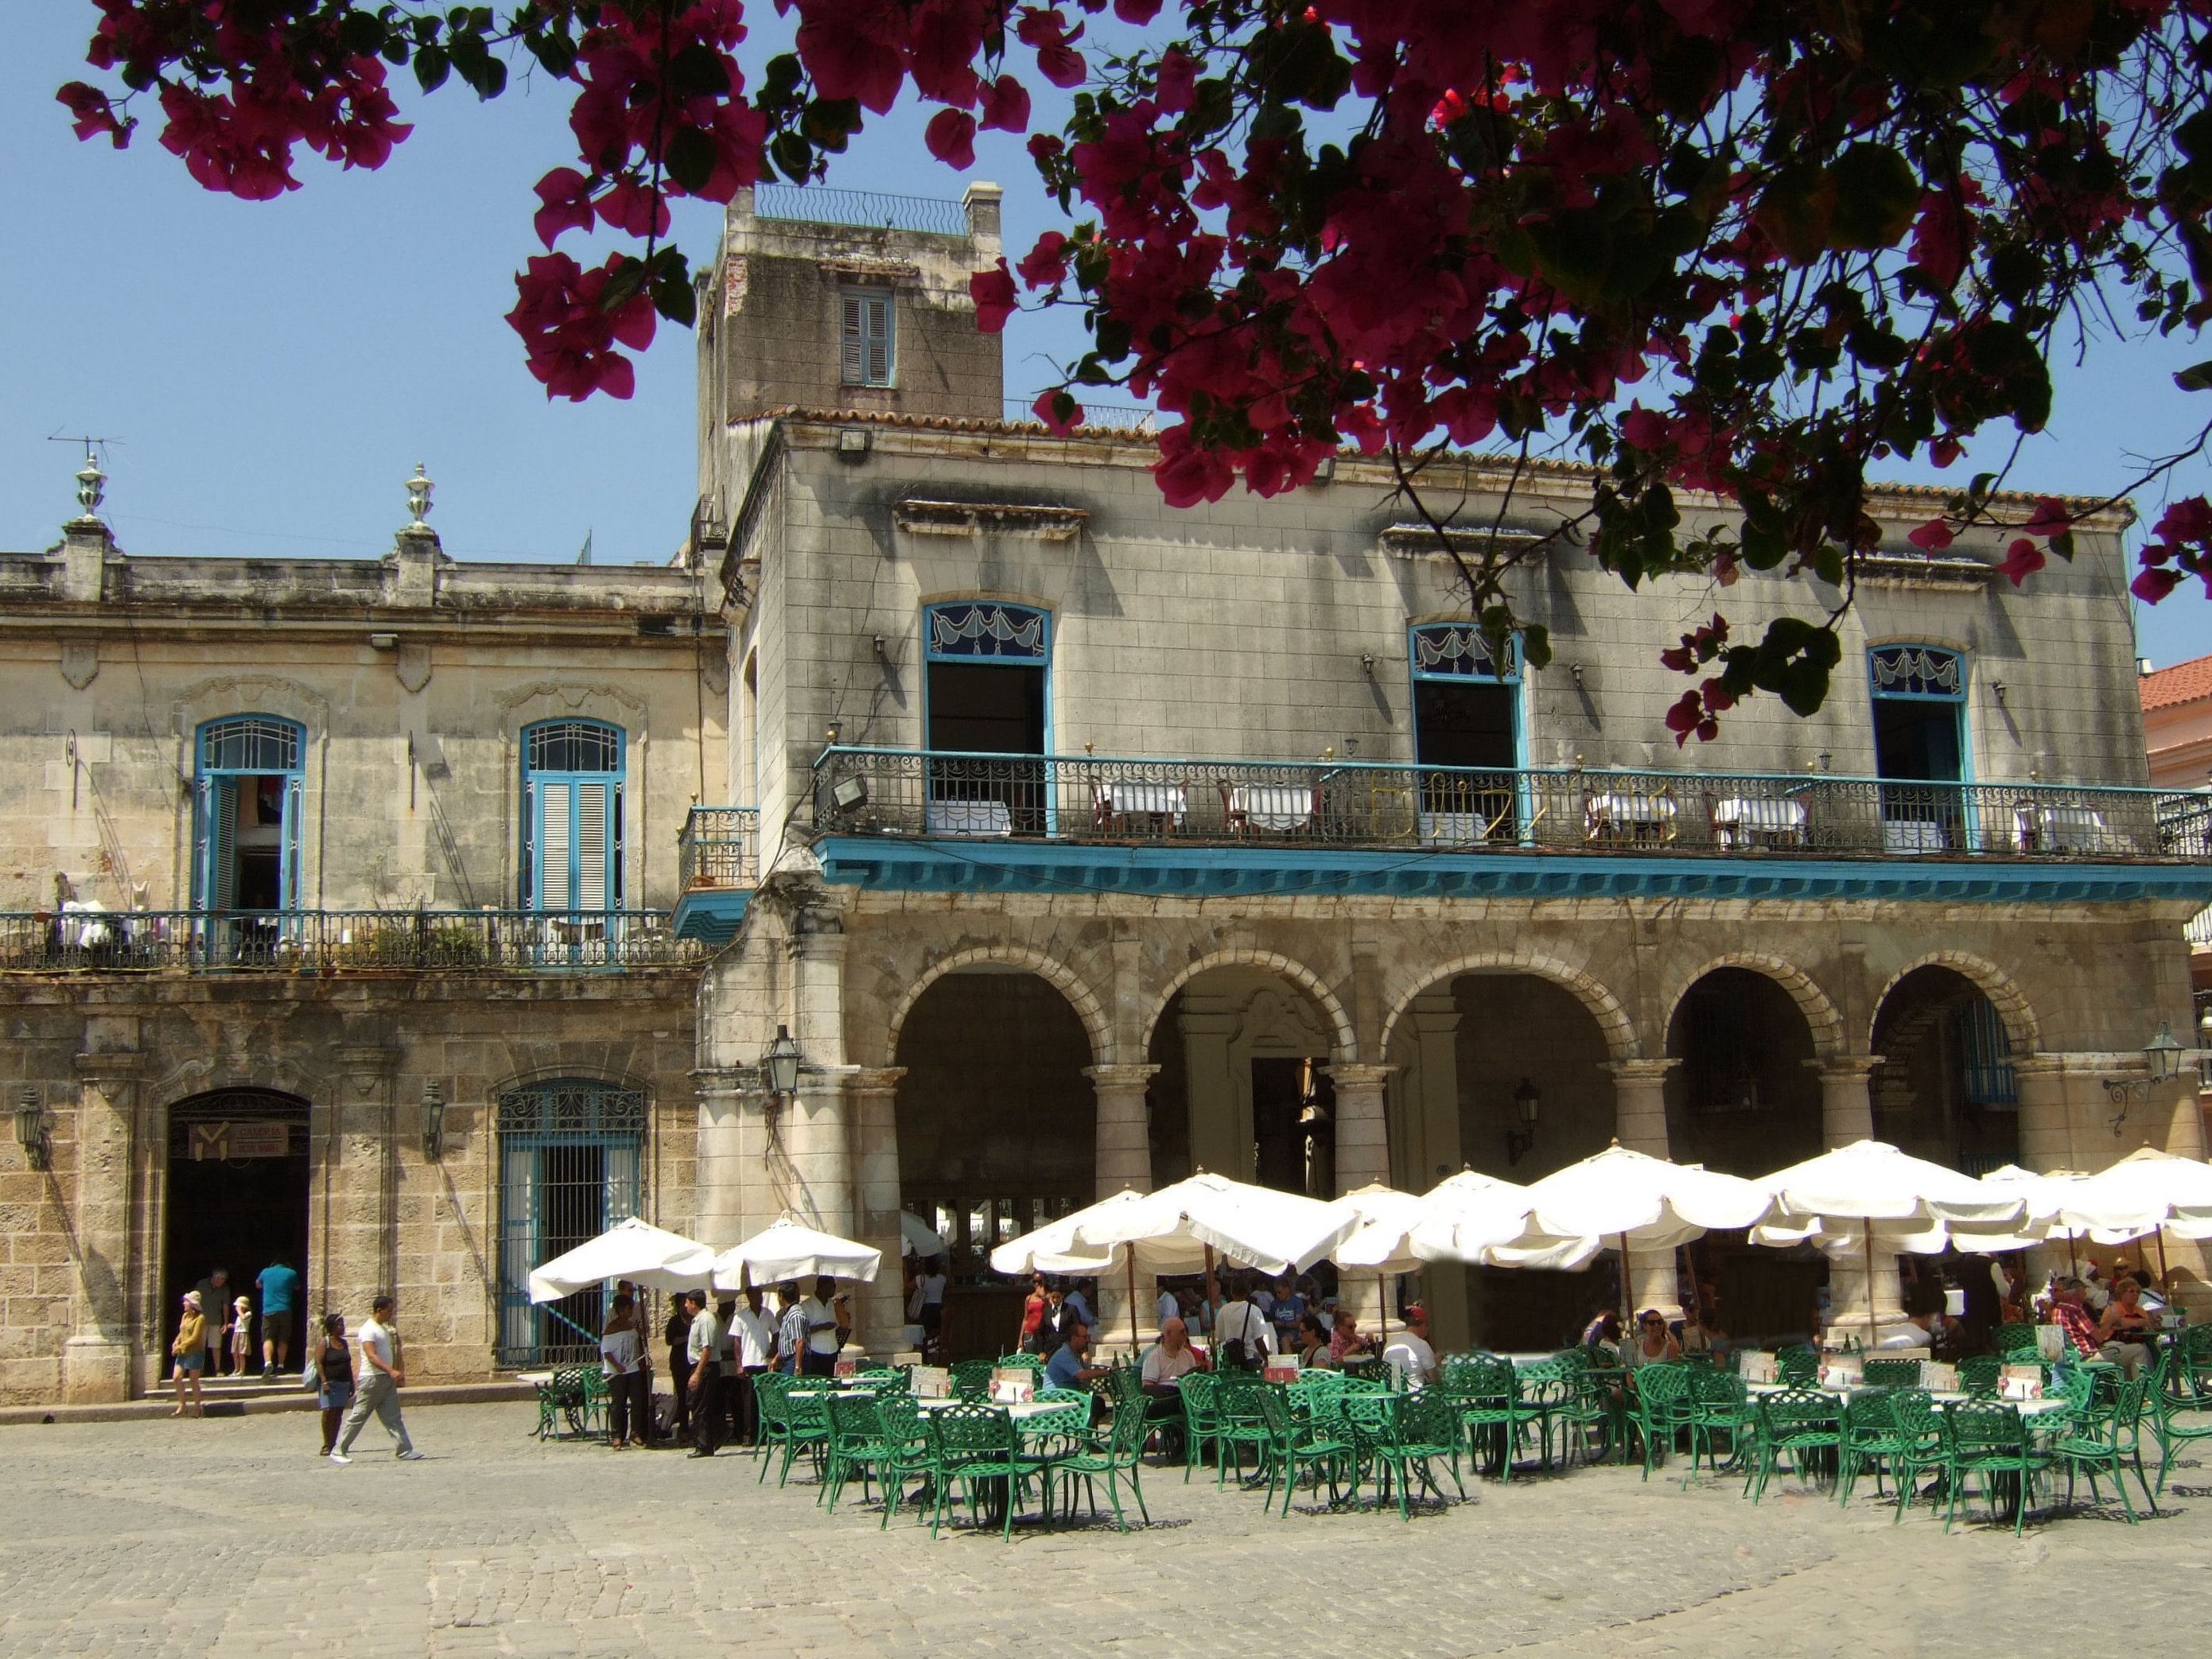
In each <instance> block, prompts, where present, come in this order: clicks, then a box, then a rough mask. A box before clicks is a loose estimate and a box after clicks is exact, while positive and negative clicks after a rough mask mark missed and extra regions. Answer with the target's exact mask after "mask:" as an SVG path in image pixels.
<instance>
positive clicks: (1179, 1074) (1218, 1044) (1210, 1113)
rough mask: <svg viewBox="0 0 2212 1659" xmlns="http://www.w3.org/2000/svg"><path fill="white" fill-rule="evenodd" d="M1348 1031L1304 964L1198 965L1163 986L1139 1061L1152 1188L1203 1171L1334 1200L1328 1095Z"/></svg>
mask: <svg viewBox="0 0 2212 1659" xmlns="http://www.w3.org/2000/svg"><path fill="white" fill-rule="evenodd" d="M1353 1052H1354V1050H1353V1041H1352V1026H1351V1022H1350V1020H1349V1019H1348V1018H1346V1016H1345V1013H1344V1010H1343V1008H1342V1006H1340V1004H1339V1003H1338V1002H1337V1000H1336V999H1335V998H1334V996H1332V995H1331V994H1329V992H1328V987H1326V986H1325V985H1323V984H1322V982H1321V980H1320V977H1319V975H1316V974H1314V973H1313V972H1312V970H1311V969H1306V968H1304V966H1303V965H1301V964H1298V963H1293V962H1291V961H1290V960H1289V959H1288V958H1286V957H1279V956H1275V955H1273V953H1271V952H1246V953H1242V954H1237V955H1223V956H1218V957H1208V958H1204V959H1202V960H1201V961H1200V962H1197V963H1192V964H1191V965H1190V967H1189V968H1188V969H1185V970H1184V971H1183V972H1182V973H1181V974H1179V975H1176V978H1175V979H1174V981H1171V983H1170V987H1169V991H1168V994H1167V996H1166V998H1165V1000H1164V1001H1163V1003H1162V1004H1161V1006H1160V1008H1159V1011H1158V1013H1157V1014H1156V1015H1155V1017H1154V1018H1153V1020H1152V1024H1151V1028H1150V1031H1149V1033H1148V1036H1147V1043H1146V1059H1147V1060H1149V1061H1150V1062H1151V1063H1152V1065H1153V1066H1157V1067H1158V1070H1157V1072H1155V1073H1154V1074H1153V1078H1152V1086H1151V1089H1150V1091H1149V1105H1150V1115H1151V1121H1152V1179H1153V1181H1154V1182H1155V1183H1156V1184H1164V1183H1165V1182H1171V1181H1177V1180H1180V1179H1182V1177H1183V1176H1186V1175H1188V1174H1190V1173H1192V1172H1193V1171H1194V1170H1200V1169H1205V1170H1212V1171H1214V1172H1215V1173H1216V1174H1218V1175H1225V1176H1230V1177H1231V1178H1232V1179H1234V1180H1237V1181H1256V1182H1259V1183H1260V1184H1261V1185H1262V1186H1272V1187H1277V1188H1282V1189H1284V1190H1285V1191H1291V1192H1299V1193H1304V1194H1307V1195H1309V1196H1312V1197H1333V1196H1334V1194H1335V1190H1336V1181H1335V1136H1334V1113H1335V1103H1336V1096H1335V1087H1334V1084H1333V1083H1332V1081H1331V1080H1330V1078H1329V1074H1328V1069H1327V1068H1328V1065H1329V1064H1330V1063H1331V1062H1333V1061H1334V1062H1342V1061H1346V1060H1349V1059H1350V1058H1351V1056H1352V1053H1353Z"/></svg>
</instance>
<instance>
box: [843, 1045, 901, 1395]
mask: <svg viewBox="0 0 2212 1659" xmlns="http://www.w3.org/2000/svg"><path fill="white" fill-rule="evenodd" d="M905 1075H906V1067H905V1066H884V1067H881V1068H879V1069H878V1068H870V1067H865V1066H864V1067H862V1068H861V1069H860V1070H859V1071H856V1072H854V1073H853V1074H852V1081H851V1083H850V1085H848V1086H849V1089H850V1092H851V1096H852V1111H853V1209H854V1222H855V1231H854V1234H853V1237H855V1238H857V1239H859V1240H860V1242H861V1243H863V1244H867V1245H871V1246H872V1247H873V1248H874V1249H878V1250H880V1251H882V1252H883V1257H884V1260H883V1266H882V1267H879V1268H878V1269H877V1271H876V1278H875V1282H874V1283H873V1284H870V1285H861V1286H860V1294H859V1295H858V1296H857V1297H854V1314H855V1316H856V1320H857V1322H856V1323H855V1325H854V1331H853V1340H854V1341H856V1342H858V1343H860V1345H861V1346H863V1347H864V1348H866V1350H867V1352H869V1353H870V1354H871V1355H872V1356H874V1357H876V1358H889V1357H890V1355H892V1354H894V1353H896V1352H900V1351H901V1350H902V1349H904V1348H905V1347H906V1346H908V1344H907V1341H906V1337H905V1328H906V1274H905V1271H904V1269H903V1267H902V1263H901V1261H900V1258H899V1243H900V1238H899V1212H900V1210H901V1209H902V1207H903V1206H904V1199H905V1194H904V1193H903V1191H902V1188H901V1185H900V1182H899V1152H898V1110H897V1101H898V1082H899V1079H901V1078H902V1077H904V1076H905Z"/></svg>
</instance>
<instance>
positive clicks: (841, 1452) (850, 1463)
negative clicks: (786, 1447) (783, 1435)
mask: <svg viewBox="0 0 2212 1659" xmlns="http://www.w3.org/2000/svg"><path fill="white" fill-rule="evenodd" d="M823 1406H824V1407H826V1408H827V1409H826V1410H825V1411H824V1413H823V1420H824V1423H825V1425H826V1426H827V1428H828V1430H829V1439H828V1441H827V1442H826V1443H825V1446H824V1455H823V1463H822V1485H821V1489H820V1490H819V1491H818V1492H816V1493H815V1495H814V1501H815V1502H816V1503H817V1504H826V1505H827V1510H828V1513H829V1514H831V1515H835V1514H836V1513H837V1499H838V1498H840V1497H841V1496H842V1495H843V1493H844V1491H845V1486H846V1484H847V1483H848V1481H850V1480H852V1479H853V1478H854V1476H855V1475H858V1476H859V1477H860V1497H861V1498H862V1500H863V1501H864V1502H865V1501H866V1498H867V1497H868V1495H869V1492H870V1490H871V1488H872V1484H873V1482H874V1480H875V1477H876V1475H877V1474H878V1473H879V1472H880V1471H881V1470H882V1468H883V1467H884V1462H885V1459H886V1448H885V1446H884V1419H883V1411H882V1407H880V1406H879V1405H878V1402H877V1401H876V1398H875V1396H874V1395H871V1394H866V1393H863V1392H861V1391H860V1390H858V1389H855V1390H854V1391H853V1392H851V1393H848V1394H833V1395H830V1396H829V1398H828V1399H827V1400H825V1401H823ZM886 1484H887V1485H888V1478H887V1479H886ZM884 1503H885V1504H887V1505H888V1504H889V1503H890V1495H889V1494H888V1492H887V1493H886V1494H885V1496H884Z"/></svg>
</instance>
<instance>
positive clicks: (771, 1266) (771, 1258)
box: [714, 1216, 883, 1291]
mask: <svg viewBox="0 0 2212 1659" xmlns="http://www.w3.org/2000/svg"><path fill="white" fill-rule="evenodd" d="M882 1266H883V1252H881V1251H880V1250H876V1249H870V1248H869V1247H868V1246H867V1245H866V1244H860V1243H855V1242H854V1241H853V1240H852V1239H849V1238H840V1237H837V1236H836V1234H835V1233H825V1232H819V1231H816V1230H815V1229H814V1228H812V1227H808V1226H804V1225H801V1224H799V1222H796V1221H793V1219H792V1218H790V1217H789V1216H784V1217H781V1218H779V1219H778V1220H776V1221H775V1222H772V1223H771V1224H770V1225H768V1226H766V1227H763V1229H762V1230H761V1231H758V1232H757V1233H755V1234H754V1235H753V1236H752V1237H750V1238H748V1239H746V1240H745V1241H744V1243H741V1244H732V1246H730V1248H729V1249H726V1250H725V1251H723V1252H722V1253H721V1255H718V1256H716V1257H715V1258H714V1288H715V1289H717V1290H722V1291H741V1290H743V1289H744V1287H745V1286H746V1285H772V1284H775V1283H778V1282H780V1281H781V1280H783V1279H818V1278H823V1277H827V1278H830V1279H873V1278H874V1277H875V1276H876V1273H877V1272H878V1269H879V1268H880V1267H882Z"/></svg>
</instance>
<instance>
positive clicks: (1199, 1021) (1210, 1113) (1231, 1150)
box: [1179, 991, 1252, 1181]
mask: <svg viewBox="0 0 2212 1659" xmlns="http://www.w3.org/2000/svg"><path fill="white" fill-rule="evenodd" d="M1179 1023H1180V1024H1181V1025H1182V1047H1183V1089H1184V1097H1185V1100H1186V1102H1187V1103H1188V1111H1189V1114H1190V1164H1191V1168H1192V1169H1193V1170H1212V1172H1213V1173H1214V1174H1215V1175H1222V1176H1228V1177H1229V1178H1230V1179H1231V1181H1249V1180H1250V1179H1251V1178H1252V1098H1251V1089H1250V1086H1249V1082H1248V1081H1247V1080H1246V1079H1241V1078H1232V1077H1231V1075H1230V1069H1229V1039H1230V1036H1231V1034H1232V1033H1233V1032H1234V1031H1235V1030H1236V1029H1237V1014H1236V1012H1234V1011H1233V1010H1231V1008H1230V1006H1229V1005H1228V1003H1227V1001H1226V1000H1225V999H1223V998H1221V997H1218V996H1213V995H1198V994H1193V993H1191V992H1189V991H1185V992H1184V993H1183V997H1182V1014H1181V1016H1180V1017H1179ZM1240 1093H1242V1095H1243V1099H1242V1100H1239V1098H1238V1096H1239V1094H1240Z"/></svg>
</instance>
